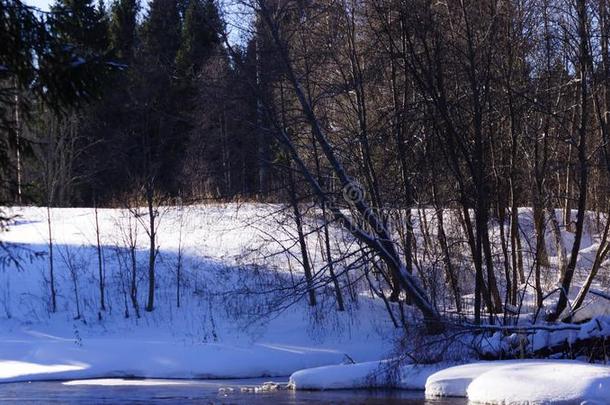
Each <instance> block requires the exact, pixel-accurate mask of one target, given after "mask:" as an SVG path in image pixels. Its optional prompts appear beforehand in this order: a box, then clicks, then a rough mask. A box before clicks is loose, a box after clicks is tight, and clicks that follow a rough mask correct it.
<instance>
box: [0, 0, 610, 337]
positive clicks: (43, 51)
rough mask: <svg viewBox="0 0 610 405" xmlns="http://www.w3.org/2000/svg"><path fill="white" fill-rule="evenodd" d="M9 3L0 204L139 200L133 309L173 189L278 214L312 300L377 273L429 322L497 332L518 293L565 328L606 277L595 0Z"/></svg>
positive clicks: (603, 71) (605, 76) (608, 21)
mask: <svg viewBox="0 0 610 405" xmlns="http://www.w3.org/2000/svg"><path fill="white" fill-rule="evenodd" d="M0 4H1V7H2V9H0V26H1V27H2V29H3V31H2V38H0V41H1V42H2V44H3V45H2V49H1V54H0V58H1V59H0V84H1V86H2V87H1V92H0V107H1V110H0V114H1V119H2V121H1V123H2V128H1V129H2V144H1V146H2V147H1V150H2V163H3V166H2V169H3V170H2V185H3V188H2V201H3V203H4V204H5V205H16V204H38V205H43V206H52V207H72V206H88V207H124V208H125V207H126V208H130V207H136V206H145V207H147V214H146V215H148V218H149V219H148V220H149V233H148V236H149V238H150V246H151V253H150V263H149V276H150V279H151V280H153V281H152V282H151V284H152V285H153V287H151V290H149V299H148V302H147V310H150V311H152V309H153V298H152V294H153V292H152V291H154V262H155V257H156V256H155V253H154V250H155V218H156V215H157V214H156V212H157V208H158V207H159V206H162V205H172V204H183V203H189V204H192V203H201V202H209V201H262V202H271V203H278V204H280V205H281V206H282V207H283V209H285V210H286V212H287V213H289V215H290V217H291V220H292V221H294V222H293V223H294V227H295V233H294V246H297V247H298V250H299V252H300V253H299V255H300V259H301V260H300V265H301V266H302V271H303V277H304V284H303V286H302V288H303V289H304V291H305V292H306V294H307V296H308V301H309V304H310V305H311V306H315V305H316V289H320V288H321V287H320V286H321V285H328V286H330V287H331V288H332V290H333V291H334V294H335V298H336V303H337V308H338V309H339V310H342V309H343V308H344V305H345V303H344V300H345V297H344V295H345V294H346V291H348V290H349V283H350V282H349V281H346V280H350V279H349V277H346V276H345V274H348V275H349V274H351V273H356V274H364V275H366V277H367V279H368V275H369V272H370V274H374V276H375V277H374V278H375V279H374V280H373V281H371V280H369V283H372V284H373V285H374V286H375V288H374V289H373V291H374V292H375V293H376V294H377V295H379V296H380V297H381V298H382V299H383V300H384V302H386V304H387V305H388V308H390V307H391V306H392V305H393V304H392V303H393V302H399V303H400V305H401V306H402V305H403V304H406V305H413V306H415V307H416V308H417V309H419V310H420V311H421V313H422V314H423V319H424V320H425V323H426V325H427V328H428V331H429V332H441V331H443V330H444V329H445V325H446V322H445V321H446V320H447V313H449V312H450V313H451V314H457V315H462V314H469V313H471V314H472V317H473V318H472V320H473V321H474V323H476V324H479V323H481V322H486V323H491V324H493V323H498V322H500V323H507V324H510V323H511V322H512V321H513V320H515V319H518V313H519V312H520V311H521V306H522V304H523V297H524V295H525V292H526V291H527V290H528V288H531V291H533V292H534V296H535V305H536V309H537V310H536V317H539V319H546V320H549V321H556V320H563V321H568V320H570V318H571V316H572V314H573V312H574V311H575V310H577V309H578V308H579V307H580V306H581V305H582V304H583V302H584V299H585V297H586V296H587V294H588V292H589V289H590V288H591V285H592V284H593V283H594V281H596V277H597V276H598V273H600V272H601V270H603V269H604V265H605V259H606V257H607V255H608V253H609V252H610V241H609V240H608V237H609V228H610V221H608V215H610V212H609V210H610V204H609V199H608V198H607V196H608V192H609V190H608V186H609V184H610V183H609V182H610V144H609V139H610V138H609V136H610V121H609V120H610V115H609V114H610V112H609V111H610V54H609V52H610V49H609V38H610V2H608V1H607V0H506V1H502V0H492V1H466V0H464V1H446V2H440V1H439V2H435V1H428V0H363V1H353V0H351V1H349V0H340V1H339V0H330V1H291V0H287V1H277V0H275V1H264V0H259V1H252V2H248V1H245V2H241V3H239V4H232V5H230V6H227V5H225V6H224V7H221V6H220V5H219V4H217V3H216V2H214V1H213V0H151V1H150V3H148V4H140V3H139V2H138V1H137V0H114V1H113V2H111V3H110V4H104V3H103V2H100V3H94V2H93V1H92V0H56V2H55V3H54V4H53V5H52V7H51V10H50V11H49V12H42V11H39V10H37V9H34V8H32V7H29V6H26V5H25V4H23V3H21V2H20V1H18V0H15V1H10V0H8V1H7V0H2V2H1V3H0ZM238 9H239V10H245V11H240V13H242V12H243V13H244V15H241V16H237V17H236V16H235V15H231V14H237V11H236V10H238ZM6 44H8V45H9V46H6ZM520 207H530V209H531V210H530V211H531V214H532V221H531V226H532V229H531V230H528V229H523V224H522V223H521V222H520V219H519V215H520V211H519V208H520ZM530 211H528V212H530ZM336 225H338V226H340V227H342V228H343V229H345V230H348V231H349V232H350V233H351V236H352V237H353V238H354V240H355V241H356V243H357V244H358V246H359V248H358V249H357V250H356V251H353V250H352V251H347V252H342V253H337V252H336V251H335V250H334V249H331V242H330V239H331V238H330V236H329V227H331V226H336ZM562 233H563V234H564V236H562ZM312 234H313V235H317V236H318V237H320V238H321V240H324V241H325V243H322V244H321V247H320V249H321V253H322V257H324V258H325V260H326V264H325V265H324V266H323V267H322V268H321V269H315V268H313V267H315V266H313V265H312V263H311V262H310V257H309V254H308V246H307V244H308V243H309V238H310V237H311V235H312ZM566 234H567V235H570V237H569V238H565V235H566ZM592 234H595V235H597V236H596V238H597V242H598V244H597V251H596V253H595V255H594V260H593V261H592V262H591V263H588V264H587V265H586V267H587V269H586V273H585V275H584V276H583V277H582V281H583V282H582V283H580V284H579V286H578V287H575V286H573V285H572V284H573V280H574V278H575V274H576V273H577V272H576V270H577V268H578V267H579V266H582V264H579V252H580V250H581V243H582V240H583V238H585V237H586V236H587V235H592ZM532 235H533V237H532V238H530V236H532ZM566 241H567V242H566ZM551 257H552V259H551ZM577 264H579V266H577ZM597 281H599V280H597ZM575 288H576V291H578V295H577V296H576V297H574V299H572V298H570V299H568V298H569V297H571V295H570V293H572V295H574V292H575ZM465 295H470V296H471V297H472V299H473V301H472V302H468V303H465V301H464V296H465ZM441 296H442V299H441V298H439V297H441ZM441 300H443V302H445V303H444V304H443V308H444V309H442V310H441V309H440V304H439V303H440V301H441ZM447 302H448V303H447ZM447 308H449V309H447ZM566 308H567V309H566ZM469 311H471V312H469ZM390 312H391V311H390ZM395 321H396V323H400V320H395ZM402 321H403V322H404V319H402Z"/></svg>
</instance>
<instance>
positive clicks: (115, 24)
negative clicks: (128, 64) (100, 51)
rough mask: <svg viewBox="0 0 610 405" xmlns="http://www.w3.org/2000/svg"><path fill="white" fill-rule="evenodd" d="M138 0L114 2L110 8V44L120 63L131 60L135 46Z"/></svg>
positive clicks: (118, 0)
mask: <svg viewBox="0 0 610 405" xmlns="http://www.w3.org/2000/svg"><path fill="white" fill-rule="evenodd" d="M139 11H140V2H139V1H138V0H115V2H114V3H113V4H112V7H111V20H110V43H111V47H112V49H113V51H114V53H115V55H116V56H117V57H118V58H119V59H120V60H121V61H130V60H131V59H132V58H133V53H134V49H135V46H136V32H137V16H138V12H139Z"/></svg>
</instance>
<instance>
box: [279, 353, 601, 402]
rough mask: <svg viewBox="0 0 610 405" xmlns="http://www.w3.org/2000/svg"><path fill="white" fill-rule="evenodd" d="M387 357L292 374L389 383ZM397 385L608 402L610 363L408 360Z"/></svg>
mask: <svg viewBox="0 0 610 405" xmlns="http://www.w3.org/2000/svg"><path fill="white" fill-rule="evenodd" d="M387 366H388V362H386V361H381V362H367V363H360V364H350V365H339V366H330V367H319V368H314V369H308V370H300V371H297V372H296V373H294V374H292V375H291V377H290V386H291V387H292V388H294V389H297V390H298V389H320V390H325V389H355V388H366V387H369V388H370V387H375V388H380V387H385V386H387V385H386V384H387V382H388V378H387V377H386V373H387ZM392 386H393V387H398V388H403V389H413V390H425V393H426V397H427V398H437V397H463V398H468V400H469V401H471V402H473V403H483V404H499V405H500V404H501V405H509V404H511V405H512V404H515V405H516V404H580V403H584V401H587V402H586V403H587V404H589V405H593V404H595V405H601V404H607V403H608V401H609V398H610V366H603V365H593V364H588V363H583V362H579V361H569V360H506V361H490V362H476V363H471V364H464V365H459V366H450V365H405V366H401V367H399V369H398V373H397V376H396V380H395V381H394V382H393V383H392Z"/></svg>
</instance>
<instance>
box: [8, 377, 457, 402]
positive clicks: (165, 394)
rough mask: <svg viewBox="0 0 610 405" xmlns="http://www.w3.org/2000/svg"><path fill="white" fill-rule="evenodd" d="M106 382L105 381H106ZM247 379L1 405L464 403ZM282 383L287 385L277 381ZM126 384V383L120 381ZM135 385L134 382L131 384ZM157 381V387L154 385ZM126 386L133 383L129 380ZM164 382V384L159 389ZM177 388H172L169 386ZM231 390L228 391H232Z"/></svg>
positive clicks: (77, 388) (76, 393)
mask: <svg viewBox="0 0 610 405" xmlns="http://www.w3.org/2000/svg"><path fill="white" fill-rule="evenodd" d="M106 381H108V380H106ZM262 382H264V380H261V379H246V380H179V381H175V382H173V383H172V382H169V385H167V384H168V380H145V383H147V384H150V385H66V384H63V383H62V382H59V381H45V382H31V383H9V384H0V402H2V403H19V404H91V405H92V404H248V405H250V404H253V405H257V404H274V405H275V404H379V405H381V404H384V405H385V404H388V405H392V404H410V405H424V404H430V405H432V404H434V405H464V404H466V403H467V401H466V400H465V399H456V398H448V399H442V400H440V399H439V400H433V401H431V400H424V395H423V392H415V391H398V390H396V391H391V390H377V391H367V390H351V391H347V390H346V391H343V390H341V391H297V392H295V391H273V392H263V393H254V392H242V391H241V388H242V387H253V386H256V385H259V384H261V383H262ZM277 382H283V383H285V381H279V380H278V381H277ZM123 383H124V382H123ZM134 383H135V384H137V381H134ZM157 383H159V384H157ZM127 384H131V382H128V383H127ZM162 384H165V385H162ZM173 384H175V385H173ZM231 388H232V390H231Z"/></svg>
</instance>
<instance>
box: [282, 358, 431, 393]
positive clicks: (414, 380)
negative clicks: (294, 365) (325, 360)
mask: <svg viewBox="0 0 610 405" xmlns="http://www.w3.org/2000/svg"><path fill="white" fill-rule="evenodd" d="M392 363H393V361H392V360H382V361H369V362H365V363H357V364H340V365H336V366H326V367H317V368H311V369H305V370H299V371H297V372H295V373H293V374H292V375H291V376H290V382H289V386H290V387H291V388H292V389H296V390H329V389H357V388H381V387H388V386H395V387H398V388H402V389H408V390H423V389H424V386H425V384H426V380H427V379H428V377H429V376H430V375H431V374H433V373H434V372H436V371H438V370H439V369H440V368H441V366H439V365H413V364H409V365H403V366H400V367H399V368H398V375H394V374H393V371H394V368H393V367H392V366H393V364H392Z"/></svg>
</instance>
